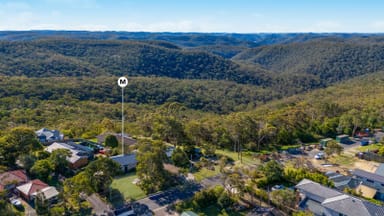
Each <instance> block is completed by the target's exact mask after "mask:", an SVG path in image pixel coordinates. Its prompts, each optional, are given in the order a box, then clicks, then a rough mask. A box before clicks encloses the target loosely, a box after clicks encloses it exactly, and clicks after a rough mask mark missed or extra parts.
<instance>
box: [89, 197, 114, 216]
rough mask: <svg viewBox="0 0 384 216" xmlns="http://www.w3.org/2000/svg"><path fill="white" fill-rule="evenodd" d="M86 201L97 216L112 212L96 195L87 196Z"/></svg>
mask: <svg viewBox="0 0 384 216" xmlns="http://www.w3.org/2000/svg"><path fill="white" fill-rule="evenodd" d="M86 200H87V201H88V202H89V203H90V204H91V206H92V209H93V212H94V213H95V214H96V215H98V216H101V215H107V213H108V212H112V211H111V208H110V206H109V205H108V204H107V203H105V202H104V201H103V200H102V199H100V197H99V196H98V195H96V194H92V195H91V196H88V197H87V198H86Z"/></svg>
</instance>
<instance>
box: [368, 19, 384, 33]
mask: <svg viewBox="0 0 384 216" xmlns="http://www.w3.org/2000/svg"><path fill="white" fill-rule="evenodd" d="M370 26H371V27H372V29H373V31H376V32H384V20H383V21H374V22H372V23H371V25H370Z"/></svg>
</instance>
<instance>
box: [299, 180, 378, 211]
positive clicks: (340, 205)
mask: <svg viewBox="0 0 384 216" xmlns="http://www.w3.org/2000/svg"><path fill="white" fill-rule="evenodd" d="M295 188H296V189H297V190H298V191H299V193H300V198H301V201H300V203H299V208H300V209H301V210H308V211H311V212H312V213H313V214H314V215H316V216H347V215H356V216H357V215H358V216H371V215H384V208H383V207H381V206H377V205H375V204H373V203H370V202H368V201H365V200H361V199H358V198H356V197H353V196H350V195H347V194H344V193H342V192H340V191H337V190H333V189H330V188H328V187H325V186H323V185H320V184H319V183H316V182H313V181H311V180H308V179H303V180H302V181H300V182H299V183H298V184H297V185H296V186H295Z"/></svg>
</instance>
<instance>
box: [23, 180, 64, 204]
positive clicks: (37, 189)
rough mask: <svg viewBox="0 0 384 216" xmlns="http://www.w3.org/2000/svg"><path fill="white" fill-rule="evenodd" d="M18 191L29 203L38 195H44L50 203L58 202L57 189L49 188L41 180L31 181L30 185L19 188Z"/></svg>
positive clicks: (26, 184)
mask: <svg viewBox="0 0 384 216" xmlns="http://www.w3.org/2000/svg"><path fill="white" fill-rule="evenodd" d="M16 189H17V190H18V191H19V193H20V196H21V197H23V198H24V199H25V200H27V201H32V200H33V199H34V198H35V197H36V196H37V194H38V193H42V194H43V197H44V199H46V200H48V201H50V202H52V201H54V200H56V198H57V196H58V195H59V192H58V191H57V190H56V188H55V187H52V186H49V185H47V184H46V183H44V182H42V181H41V180H39V179H34V180H32V181H29V182H28V183H25V184H23V185H20V186H18V187H17V188H16Z"/></svg>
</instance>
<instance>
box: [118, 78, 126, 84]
mask: <svg viewBox="0 0 384 216" xmlns="http://www.w3.org/2000/svg"><path fill="white" fill-rule="evenodd" d="M119 82H120V84H121V85H125V84H127V80H126V79H120V80H119Z"/></svg>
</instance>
